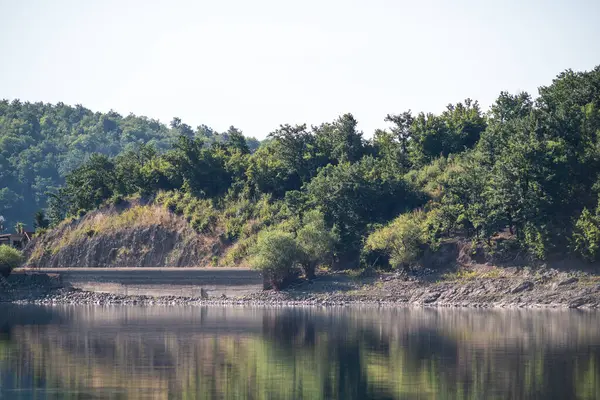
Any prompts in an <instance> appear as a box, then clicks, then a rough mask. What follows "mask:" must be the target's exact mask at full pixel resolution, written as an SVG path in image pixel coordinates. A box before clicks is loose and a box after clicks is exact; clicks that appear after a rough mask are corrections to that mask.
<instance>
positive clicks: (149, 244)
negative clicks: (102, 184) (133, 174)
mask: <svg viewBox="0 0 600 400" xmlns="http://www.w3.org/2000/svg"><path fill="white" fill-rule="evenodd" d="M223 247H224V246H223V245H222V244H221V243H220V241H219V240H218V238H215V237H212V236H207V235H199V234H197V233H196V232H195V231H194V230H193V229H192V228H191V227H190V226H189V224H188V222H187V221H186V220H185V219H184V218H183V217H180V216H177V215H175V214H173V213H171V212H170V211H168V210H167V209H165V208H164V207H160V206H157V205H144V204H141V203H140V202H133V203H126V204H121V205H120V206H112V207H104V208H102V209H99V210H97V211H94V212H91V213H89V214H87V215H85V216H84V217H82V218H79V219H71V220H66V221H63V222H62V223H61V224H60V225H58V226H57V227H56V228H55V229H53V230H52V231H51V232H48V233H47V234H45V235H43V236H41V237H38V238H35V239H34V240H33V241H32V242H31V243H30V245H29V246H28V247H27V250H26V256H27V262H26V265H27V266H30V267H43V268H57V267H63V268H65V267H196V266H205V265H208V264H210V262H211V259H212V257H213V256H214V255H217V254H220V253H221V251H222V250H223Z"/></svg>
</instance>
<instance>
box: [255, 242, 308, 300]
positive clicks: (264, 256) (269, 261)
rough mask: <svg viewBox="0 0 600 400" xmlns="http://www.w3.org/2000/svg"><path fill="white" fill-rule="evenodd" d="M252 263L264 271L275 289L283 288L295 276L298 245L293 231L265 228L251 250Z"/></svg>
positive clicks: (264, 274) (266, 278)
mask: <svg viewBox="0 0 600 400" xmlns="http://www.w3.org/2000/svg"><path fill="white" fill-rule="evenodd" d="M250 254H251V257H250V265H251V266H252V268H254V269H258V270H260V271H262V273H263V276H264V277H265V280H267V281H268V282H269V283H270V284H271V285H272V286H273V288H274V289H277V290H279V289H283V288H284V287H285V286H287V285H288V284H289V283H290V282H291V281H292V280H293V279H294V277H295V273H296V265H297V260H298V254H299V250H298V246H297V245H296V241H295V240H294V236H293V235H292V234H291V233H288V232H283V231H280V230H265V231H262V232H260V233H259V234H258V238H257V241H256V244H255V245H254V246H253V247H252V248H251V250H250Z"/></svg>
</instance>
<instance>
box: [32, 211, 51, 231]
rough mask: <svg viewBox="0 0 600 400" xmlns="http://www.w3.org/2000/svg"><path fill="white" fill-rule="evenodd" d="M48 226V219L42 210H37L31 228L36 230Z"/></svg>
mask: <svg viewBox="0 0 600 400" xmlns="http://www.w3.org/2000/svg"><path fill="white" fill-rule="evenodd" d="M48 226H50V221H48V218H46V214H44V211H42V210H38V211H36V213H35V214H34V216H33V228H34V229H35V230H36V231H39V230H44V229H47V228H48Z"/></svg>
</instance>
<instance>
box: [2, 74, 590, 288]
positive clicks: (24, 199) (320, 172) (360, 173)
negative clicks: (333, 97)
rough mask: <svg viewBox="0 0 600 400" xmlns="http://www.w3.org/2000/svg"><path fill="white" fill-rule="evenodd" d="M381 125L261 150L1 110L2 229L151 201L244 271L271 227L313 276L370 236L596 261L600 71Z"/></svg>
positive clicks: (372, 240)
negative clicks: (505, 240) (505, 243)
mask: <svg viewBox="0 0 600 400" xmlns="http://www.w3.org/2000/svg"><path fill="white" fill-rule="evenodd" d="M385 121H386V122H387V123H389V124H390V126H389V128H388V129H386V130H377V131H376V132H375V134H374V136H373V139H372V140H370V141H367V140H365V139H364V138H363V134H362V132H360V131H359V130H358V129H357V127H358V122H357V120H356V119H355V118H354V116H353V115H351V114H344V115H342V116H340V117H339V118H337V119H336V120H334V121H332V122H327V123H323V124H321V125H318V126H313V127H312V128H310V129H309V128H307V126H306V125H304V124H301V125H287V124H286V125H281V126H280V127H279V129H277V130H275V131H274V132H272V133H271V134H270V135H269V137H268V139H267V140H266V141H265V142H264V143H263V144H262V145H261V146H260V147H259V148H258V149H257V148H256V147H257V146H256V141H253V140H251V139H248V138H245V137H244V136H243V134H242V133H241V131H239V130H238V129H237V128H235V127H230V128H229V130H228V131H227V132H224V133H221V134H219V133H217V132H215V131H213V130H212V129H210V128H209V127H207V126H205V125H201V126H199V127H198V128H197V129H196V130H195V131H194V130H193V129H192V128H191V127H190V126H189V125H187V124H185V123H183V122H182V121H181V120H180V119H179V118H174V119H173V120H172V121H171V123H170V126H169V127H166V126H164V125H162V124H160V123H159V122H157V121H153V120H148V119H146V118H143V117H135V116H128V117H125V118H123V117H122V116H120V115H118V114H116V113H114V112H109V113H107V114H101V113H92V112H90V111H89V110H86V109H84V108H83V107H80V106H78V107H75V108H73V107H67V106H64V105H62V104H59V105H56V106H52V105H45V104H29V103H25V104H22V103H20V102H19V101H14V102H12V103H9V102H7V101H3V102H0V182H1V185H0V186H2V188H1V189H0V214H2V215H3V216H4V217H5V218H6V219H7V221H6V223H4V224H3V225H4V227H6V226H12V225H13V224H14V223H15V222H16V221H19V220H25V218H31V216H32V215H33V212H34V210H38V209H44V208H45V207H47V211H46V212H47V216H48V220H49V222H50V224H51V225H56V224H58V223H60V221H61V220H63V219H64V218H69V217H78V216H81V215H83V214H85V213H86V212H88V211H90V210H93V209H94V208H97V207H99V206H101V205H103V204H117V203H118V202H119V201H121V200H123V199H127V198H130V197H131V196H138V197H141V198H143V199H144V201H152V200H153V199H154V201H155V202H157V203H158V204H162V205H164V207H166V208H167V209H169V210H171V211H173V212H175V213H177V214H180V215H183V216H184V217H185V218H186V219H187V220H188V221H189V222H190V224H191V225H192V226H193V227H194V229H195V230H196V231H197V232H199V233H202V234H205V235H213V236H214V237H218V238H219V239H220V240H221V241H222V243H224V244H227V245H231V246H230V247H231V248H230V250H229V251H228V252H227V253H226V254H225V255H224V257H222V258H220V263H223V262H225V263H239V262H243V260H245V259H247V257H248V256H249V250H250V249H251V248H253V247H254V246H255V244H256V243H257V235H260V234H261V232H263V231H266V230H267V231H273V230H276V231H277V232H280V233H285V234H290V235H292V238H293V240H294V241H296V246H297V247H298V248H300V249H303V251H301V252H300V253H302V255H303V257H304V261H302V260H301V258H300V257H299V258H298V259H297V260H296V263H300V264H302V265H303V266H304V270H305V271H304V272H305V275H306V276H307V277H309V276H311V275H312V274H313V271H314V268H315V266H316V265H317V264H318V263H323V262H324V260H325V258H327V259H329V258H330V257H331V255H332V254H333V258H334V260H332V265H339V264H346V263H348V262H349V261H354V262H356V260H358V256H359V254H360V253H361V251H362V250H363V246H365V240H366V243H367V248H366V249H365V252H363V255H364V254H371V255H374V254H375V253H378V252H379V254H385V255H386V256H389V257H390V258H391V262H392V264H394V265H395V266H400V265H406V264H410V263H411V262H414V261H415V260H416V259H417V258H418V256H419V252H420V251H421V250H420V249H422V247H423V246H435V244H436V243H437V242H439V241H440V240H441V239H443V238H457V237H459V238H463V239H468V240H471V241H473V242H474V243H479V244H481V243H483V244H484V245H485V247H486V248H489V249H493V244H492V242H493V241H494V237H495V236H496V235H498V234H503V235H506V234H508V235H509V236H510V240H511V243H515V245H516V246H518V247H519V248H520V249H523V250H524V251H526V252H528V253H529V255H531V256H535V257H537V258H545V257H547V256H548V255H549V254H551V253H552V252H554V251H557V250H558V251H560V250H564V249H567V248H569V246H570V248H572V249H573V250H574V251H575V252H577V253H578V254H581V255H582V256H585V257H587V258H588V259H592V258H596V257H597V255H596V253H597V251H596V250H595V247H594V246H596V244H595V243H596V242H597V240H596V237H595V235H596V233H595V231H594V229H595V224H596V220H595V219H594V218H596V216H594V215H593V214H592V213H590V212H589V211H587V210H591V209H593V208H594V207H596V205H597V201H598V195H599V194H600V146H599V145H598V143H600V66H599V67H596V68H594V69H593V70H592V71H588V72H573V71H570V70H569V71H565V72H564V73H562V74H560V75H559V76H558V77H557V78H556V79H555V80H554V81H553V82H552V84H551V85H549V86H547V87H542V88H540V92H539V97H538V98H537V99H535V100H533V99H532V98H531V96H530V95H529V94H527V93H518V94H515V95H511V94H509V93H505V92H502V93H500V96H499V97H498V99H497V100H496V102H495V103H494V104H493V105H492V106H491V108H490V110H489V112H488V113H487V114H484V113H483V112H482V111H481V110H480V108H479V105H478V103H477V102H476V101H471V100H470V99H467V100H465V101H464V102H461V103H458V104H455V105H449V106H448V107H447V109H446V110H445V111H444V112H442V113H441V114H440V115H435V114H431V113H429V114H425V113H421V114H418V115H416V116H413V115H412V113H411V112H410V111H406V112H403V113H400V114H389V115H387V117H386V118H385ZM253 150H255V151H253ZM98 153H99V154H98ZM63 183H64V184H63ZM417 208H423V209H425V210H426V212H424V214H423V215H424V217H421V216H420V215H421V214H419V213H411V211H412V210H415V209H417ZM309 210H319V212H320V213H322V215H321V214H319V215H321V216H319V217H317V214H318V213H317V212H314V213H313V212H311V211H309ZM24 213H25V214H24ZM401 214H402V216H401V217H399V218H398V219H397V220H395V221H394V222H393V223H392V224H390V221H392V220H394V219H395V218H397V217H398V216H399V215H401ZM422 218H423V220H421V219H422ZM38 219H39V218H38V217H36V226H37V225H38V224H37V223H38V222H42V220H41V219H39V220H38ZM386 225H387V226H386ZM596 225H597V224H596ZM39 226H41V225H39ZM381 226H386V227H385V228H382V229H380V230H377V228H378V227H381ZM373 231H375V232H374V233H373ZM332 232H335V235H333V234H332ZM371 233H373V234H372V235H371V236H369V235H370V234H371ZM410 235H413V236H410ZM334 236H335V240H334V238H333V237H334ZM409 236H410V240H412V242H408V240H409ZM367 237H369V239H367ZM388 239H389V241H390V243H386V241H387V240H388ZM392 243H396V244H394V245H393V244H392ZM404 243H406V244H404ZM392 245H393V246H396V247H395V249H392V248H391V247H387V246H392ZM331 246H333V248H331ZM392 250H393V251H392ZM375 258H376V256H375ZM328 261H329V260H328Z"/></svg>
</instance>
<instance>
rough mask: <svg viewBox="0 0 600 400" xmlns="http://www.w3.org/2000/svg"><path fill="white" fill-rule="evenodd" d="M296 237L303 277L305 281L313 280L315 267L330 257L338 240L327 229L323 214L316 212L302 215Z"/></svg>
mask: <svg viewBox="0 0 600 400" xmlns="http://www.w3.org/2000/svg"><path fill="white" fill-rule="evenodd" d="M296 235H297V236H296V242H297V244H298V248H299V250H300V264H301V265H302V269H303V271H304V275H305V276H306V278H307V279H313V278H314V277H315V269H316V267H317V265H319V264H321V263H324V262H325V261H327V260H328V259H330V258H331V257H332V255H333V250H334V247H335V245H336V243H337V242H338V241H339V238H338V237H337V235H336V234H335V232H333V231H331V230H330V229H328V228H327V226H326V225H325V219H324V218H323V213H321V212H320V211H317V210H313V211H309V212H307V213H306V214H304V216H303V218H302V226H301V227H300V229H298V231H297V234H296Z"/></svg>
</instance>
